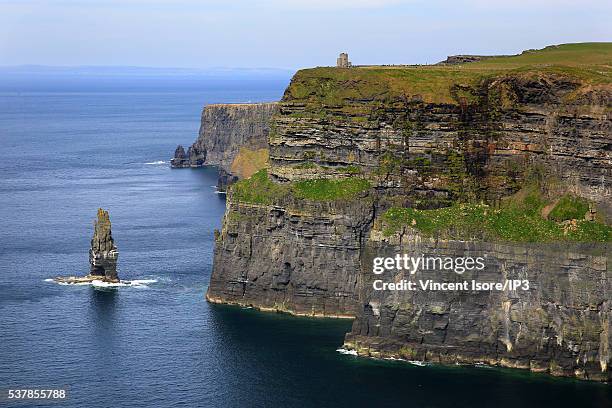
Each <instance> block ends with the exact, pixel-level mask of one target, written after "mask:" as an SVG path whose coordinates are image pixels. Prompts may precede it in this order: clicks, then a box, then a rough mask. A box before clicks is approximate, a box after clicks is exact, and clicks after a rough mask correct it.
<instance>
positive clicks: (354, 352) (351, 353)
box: [336, 348, 357, 356]
mask: <svg viewBox="0 0 612 408" xmlns="http://www.w3.org/2000/svg"><path fill="white" fill-rule="evenodd" d="M336 351H337V352H338V353H340V354H344V355H349V356H356V355H357V351H355V350H347V349H344V348H339V349H337V350H336Z"/></svg>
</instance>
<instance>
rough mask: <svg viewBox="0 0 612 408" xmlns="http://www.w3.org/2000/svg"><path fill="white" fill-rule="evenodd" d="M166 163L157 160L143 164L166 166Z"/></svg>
mask: <svg viewBox="0 0 612 408" xmlns="http://www.w3.org/2000/svg"><path fill="white" fill-rule="evenodd" d="M166 163H168V162H166V161H163V160H157V161H152V162H147V163H145V164H149V165H154V164H166Z"/></svg>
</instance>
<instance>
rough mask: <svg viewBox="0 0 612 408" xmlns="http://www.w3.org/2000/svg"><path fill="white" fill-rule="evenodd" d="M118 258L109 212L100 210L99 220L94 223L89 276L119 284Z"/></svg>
mask: <svg viewBox="0 0 612 408" xmlns="http://www.w3.org/2000/svg"><path fill="white" fill-rule="evenodd" d="M118 256H119V252H118V251H117V247H116V246H115V241H114V240H113V235H112V233H111V222H110V217H109V215H108V211H105V210H103V209H102V208H99V209H98V219H97V220H96V221H94V234H93V238H92V239H91V248H90V249H89V264H90V272H89V275H90V276H91V277H96V278H99V279H102V280H105V281H107V282H119V277H118V276H117V257H118Z"/></svg>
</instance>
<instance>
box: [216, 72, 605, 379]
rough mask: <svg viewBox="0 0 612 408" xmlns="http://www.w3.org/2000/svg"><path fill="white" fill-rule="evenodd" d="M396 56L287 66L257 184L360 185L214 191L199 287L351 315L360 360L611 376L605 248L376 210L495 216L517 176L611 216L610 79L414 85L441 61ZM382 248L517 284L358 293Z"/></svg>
mask: <svg viewBox="0 0 612 408" xmlns="http://www.w3.org/2000/svg"><path fill="white" fill-rule="evenodd" d="M473 64H479V63H478V62H474V63H473ZM470 66H473V65H470ZM405 69H406V71H405V72H403V71H397V70H395V69H389V70H383V69H380V70H378V71H377V70H376V69H370V68H363V69H361V68H354V69H351V70H334V69H333V68H317V69H313V70H304V71H300V72H298V73H297V74H296V75H295V76H294V78H293V79H292V82H291V85H290V86H289V87H288V89H287V90H286V92H285V94H284V97H283V100H282V101H281V102H280V103H279V105H278V108H277V109H278V112H277V113H276V114H274V115H273V117H272V122H271V127H270V129H271V130H270V134H269V137H268V140H269V146H268V148H269V152H270V156H269V169H268V174H269V175H270V181H271V182H273V185H276V186H296V185H297V186H302V187H304V186H306V188H308V189H310V190H308V191H311V192H312V193H313V196H314V197H325V194H326V193H328V192H327V191H326V190H325V188H328V187H329V184H325V183H322V182H321V180H324V181H325V180H335V181H337V180H344V179H351V178H360V179H364V180H367V181H368V183H370V185H371V188H370V189H369V190H368V191H364V192H362V193H360V194H358V195H356V196H353V197H351V198H346V199H325V198H323V199H322V198H311V199H306V198H304V197H303V196H302V197H301V198H298V197H297V196H295V195H292V193H290V192H291V191H294V190H291V189H289V188H288V189H285V190H282V191H284V192H286V194H285V195H283V196H273V195H272V193H273V192H274V191H276V190H274V188H273V187H270V186H267V187H266V188H267V190H266V189H263V190H262V191H259V192H257V193H258V194H259V195H256V194H250V195H249V194H243V195H241V196H240V195H238V194H233V192H232V189H231V188H230V191H229V194H228V200H227V209H226V214H225V216H224V219H223V225H222V229H221V231H218V232H217V233H216V234H215V254H214V264H213V273H212V276H211V281H210V285H209V288H208V292H207V295H206V296H207V299H208V300H209V301H211V302H218V303H232V304H239V305H243V306H252V307H256V308H260V309H262V310H276V311H282V312H288V313H294V314H299V315H310V316H336V317H355V323H354V325H353V328H352V330H351V332H350V333H348V334H347V336H346V339H345V347H347V348H350V349H353V350H355V351H356V352H357V353H358V354H360V355H364V356H371V357H393V358H402V359H407V360H420V361H426V362H435V363H445V364H446V363H448V364H454V363H470V364H475V363H485V364H491V365H501V366H507V367H517V368H526V369H530V370H532V371H538V372H547V373H550V374H552V375H557V376H571V377H577V378H581V379H588V380H595V381H610V379H611V378H612V377H611V370H610V366H611V359H612V353H611V350H612V337H611V336H610V332H611V331H610V328H611V327H610V325H611V320H610V316H611V309H610V308H611V305H612V298H611V293H612V288H611V282H612V263H611V261H610V255H611V251H610V248H609V244H608V243H605V242H603V243H582V244H578V243H575V244H572V243H568V242H564V243H558V244H555V243H546V244H545V243H541V244H535V243H527V242H493V241H492V240H488V239H486V238H484V236H483V237H481V236H478V235H474V236H473V238H471V239H467V238H466V239H465V240H452V239H448V238H446V237H444V236H436V235H431V234H430V235H427V234H424V233H423V232H420V231H419V230H417V228H416V227H413V226H414V224H413V225H412V226H410V225H408V226H404V227H402V228H401V229H399V230H398V231H396V232H394V233H392V234H385V233H384V232H383V228H382V227H381V223H380V222H379V221H380V218H381V216H382V214H384V213H385V212H386V211H387V210H388V209H389V208H391V207H403V208H411V209H420V210H427V209H436V208H440V207H447V206H451V205H453V204H454V203H461V202H471V203H474V202H479V203H486V204H487V205H488V208H491V211H494V210H495V209H496V208H498V206H499V205H500V203H501V202H503V201H504V200H506V199H507V198H508V197H511V196H513V195H515V194H517V192H519V191H521V189H522V186H526V185H529V183H539V185H540V186H542V188H544V189H545V190H546V194H549V196H552V197H555V196H561V195H563V194H566V193H571V194H574V195H576V196H579V197H582V198H584V199H585V200H589V201H590V202H591V203H592V210H593V211H594V214H595V215H594V216H593V218H595V217H596V218H597V219H600V220H603V221H602V222H610V220H611V219H612V206H611V204H610V203H612V149H611V146H612V122H611V120H610V100H611V99H612V98H611V95H612V88H610V85H609V83H607V82H605V80H603V79H602V80H601V81H600V82H592V83H591V82H585V81H583V80H582V79H581V78H580V77H575V76H572V75H571V74H567V73H564V72H562V71H560V70H557V69H552V68H551V69H550V70H548V71H547V70H546V69H543V68H539V67H538V68H536V69H531V70H529V69H522V70H518V71H512V72H501V73H500V72H496V73H495V74H494V75H493V74H487V75H486V76H482V77H478V80H474V81H472V82H470V81H468V80H467V79H465V78H463V77H461V75H465V73H466V72H472V71H448V72H452V74H453V75H457V76H456V78H459V79H454V78H455V77H454V76H453V79H452V80H451V81H450V82H449V84H448V86H447V87H439V90H437V91H436V92H433V93H430V94H427V93H426V92H428V91H429V88H430V86H431V87H433V86H438V85H437V82H435V81H439V79H440V78H441V75H443V74H444V73H445V72H447V71H443V70H444V69H450V70H457V69H458V68H456V67H453V66H449V67H436V69H435V70H433V71H431V72H430V71H429V70H432V68H424V69H415V70H410V69H409V68H405ZM398 72H399V73H400V74H401V75H400V74H398ZM560 72H561V73H560ZM568 72H572V71H571V70H570V71H568ZM404 74H405V75H404ZM434 74H435V75H434ZM430 75H432V76H431V77H429V76H430ZM411 78H413V79H414V78H416V79H414V80H413V79H411ZM428 80H431V81H432V82H431V83H429V82H427V81H428ZM402 81H403V82H402ZM423 84H427V85H428V86H424V85H423ZM398 89H401V92H400V91H398ZM222 157H223V154H217V155H216V158H215V160H217V161H218V162H219V163H221V162H222V160H223V159H222ZM240 183H244V182H240ZM300 183H301V184H300ZM304 183H306V184H304ZM308 183H312V184H308ZM317 186H319V187H317ZM317 188H319V189H318V190H317ZM267 192H269V193H270V197H266V196H264V195H265V194H266V193H267ZM245 197H251V199H247V198H245ZM253 197H254V198H253ZM589 211H591V209H589ZM574 221H575V220H574ZM568 225H569V224H568ZM512 227H513V225H509V226H508V228H512ZM397 253H400V254H403V253H407V254H409V255H414V256H420V255H423V254H424V255H435V256H441V257H445V256H448V257H461V256H473V257H478V256H483V257H485V256H486V262H485V264H486V268H485V270H484V271H481V272H479V274H473V275H470V274H467V273H466V274H465V277H464V276H460V275H455V274H454V273H451V275H448V274H446V275H444V276H436V275H432V276H426V275H423V274H420V275H419V276H418V279H428V278H431V279H434V280H436V279H437V280H439V281H455V280H464V279H465V280H468V281H471V280H472V279H474V280H478V281H486V282H504V281H505V280H506V279H510V280H512V279H518V280H529V282H530V289H529V290H527V291H516V290H514V291H498V292H490V291H484V292H477V291H474V292H472V291H467V292H439V291H419V292H398V291H382V292H381V291H374V290H373V287H372V284H373V282H372V280H373V279H375V278H376V276H375V275H374V274H373V273H372V259H373V257H376V256H393V255H395V254H397ZM403 277H404V275H402V274H398V273H396V274H393V275H384V279H385V280H386V281H391V282H396V281H398V280H401V279H402V278H403Z"/></svg>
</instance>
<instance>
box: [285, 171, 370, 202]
mask: <svg viewBox="0 0 612 408" xmlns="http://www.w3.org/2000/svg"><path fill="white" fill-rule="evenodd" d="M370 186H371V185H370V182H369V181H367V180H365V179H362V178H358V177H351V178H345V179H339V180H329V179H318V180H304V181H298V182H296V183H294V184H293V186H292V189H293V192H294V194H295V196H296V197H299V198H304V199H307V200H315V201H334V200H340V199H350V198H354V197H356V196H357V195H358V194H359V193H361V192H362V191H365V190H368V189H369V188H370Z"/></svg>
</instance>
